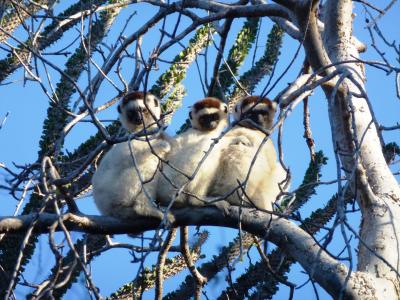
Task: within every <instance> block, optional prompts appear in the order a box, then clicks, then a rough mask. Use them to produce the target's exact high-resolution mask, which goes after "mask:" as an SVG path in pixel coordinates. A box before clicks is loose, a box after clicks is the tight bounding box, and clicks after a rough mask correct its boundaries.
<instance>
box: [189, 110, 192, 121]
mask: <svg viewBox="0 0 400 300" xmlns="http://www.w3.org/2000/svg"><path fill="white" fill-rule="evenodd" d="M189 119H190V120H191V119H192V112H191V111H190V112H189Z"/></svg>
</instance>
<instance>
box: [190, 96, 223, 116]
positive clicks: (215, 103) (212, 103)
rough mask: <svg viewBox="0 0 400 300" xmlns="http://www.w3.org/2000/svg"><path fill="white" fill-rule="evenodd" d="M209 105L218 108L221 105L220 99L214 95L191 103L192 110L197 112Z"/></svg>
mask: <svg viewBox="0 0 400 300" xmlns="http://www.w3.org/2000/svg"><path fill="white" fill-rule="evenodd" d="M210 107H215V108H218V109H219V108H220V107H221V100H219V99H218V98H214V97H207V98H204V99H203V100H201V101H198V102H196V103H195V104H194V105H193V111H194V112H198V111H199V110H202V109H203V108H210Z"/></svg>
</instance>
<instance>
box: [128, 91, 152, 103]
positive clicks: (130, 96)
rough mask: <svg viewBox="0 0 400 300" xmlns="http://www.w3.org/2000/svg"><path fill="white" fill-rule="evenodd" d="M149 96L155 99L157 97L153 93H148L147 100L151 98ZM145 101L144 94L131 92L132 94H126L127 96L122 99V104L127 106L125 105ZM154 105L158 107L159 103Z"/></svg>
mask: <svg viewBox="0 0 400 300" xmlns="http://www.w3.org/2000/svg"><path fill="white" fill-rule="evenodd" d="M149 96H153V97H154V99H156V97H155V96H154V95H153V94H152V93H150V92H147V93H146V98H147V99H149V98H148V97H149ZM143 99H144V92H138V91H135V92H131V93H129V94H126V95H125V96H124V97H123V98H122V102H121V104H122V106H125V105H127V104H128V103H129V102H130V101H136V100H143ZM154 104H155V106H158V102H155V103H154Z"/></svg>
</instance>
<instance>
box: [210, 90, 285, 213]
mask: <svg viewBox="0 0 400 300" xmlns="http://www.w3.org/2000/svg"><path fill="white" fill-rule="evenodd" d="M276 106H277V104H276V103H275V102H272V101H270V100H269V99H267V98H261V99H260V97H258V96H248V97H245V98H244V99H242V100H241V101H240V102H239V103H238V104H237V105H236V106H235V112H234V120H235V121H237V122H238V123H237V125H235V126H234V127H233V128H232V129H231V130H229V131H228V132H227V133H226V134H225V136H224V137H223V138H222V139H221V140H220V142H219V143H218V144H217V146H216V148H217V149H215V150H216V152H219V162H218V165H219V166H218V173H217V176H215V177H214V181H213V182H212V184H211V189H210V192H209V194H208V196H210V197H214V198H215V197H217V198H218V197H225V196H226V199H225V200H226V201H228V202H229V203H230V204H232V205H243V206H252V207H254V206H255V207H257V208H261V209H265V210H269V211H272V204H273V202H274V201H275V200H276V197H277V196H278V195H279V193H280V188H279V185H278V184H279V183H280V182H282V181H283V180H284V179H285V178H286V172H285V170H284V169H283V168H282V166H281V165H280V163H279V162H277V156H276V152H275V148H274V145H273V143H272V141H271V139H268V140H267V141H266V142H265V143H264V144H263V145H262V146H261V148H260V145H261V144H262V141H263V140H264V138H265V136H266V135H265V134H264V133H263V132H262V131H261V130H259V129H257V126H259V127H261V128H263V129H265V130H268V129H270V128H271V127H272V123H273V119H274V115H275V112H276ZM254 124H255V126H254ZM259 148H260V150H259V152H258V153H257V151H258V149H259ZM254 159H255V161H254V162H253V160H254ZM215 163H217V162H215ZM247 177H248V179H247V181H246V178H247ZM240 185H242V186H241V187H240Z"/></svg>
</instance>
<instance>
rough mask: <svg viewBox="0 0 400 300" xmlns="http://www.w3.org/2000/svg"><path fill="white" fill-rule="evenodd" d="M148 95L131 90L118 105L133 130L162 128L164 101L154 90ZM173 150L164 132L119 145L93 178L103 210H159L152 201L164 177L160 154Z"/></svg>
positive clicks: (121, 214) (116, 213)
mask: <svg viewBox="0 0 400 300" xmlns="http://www.w3.org/2000/svg"><path fill="white" fill-rule="evenodd" d="M144 96H145V94H144V93H143V92H132V93H129V94H127V95H126V96H125V97H123V98H122V99H121V101H120V103H119V105H118V112H119V119H120V121H121V124H122V126H123V127H124V128H125V129H126V130H127V131H128V132H130V133H138V132H140V131H143V130H149V131H154V130H156V129H157V128H158V124H157V122H158V121H159V120H160V116H161V108H160V102H159V100H158V99H157V97H155V96H154V95H152V94H150V93H146V100H144ZM149 144H150V145H151V147H150V145H149ZM170 149H171V147H170V144H169V142H168V137H166V136H165V134H164V133H163V132H161V133H160V132H159V133H156V134H153V135H150V134H149V135H147V136H146V138H144V139H143V137H142V140H136V139H133V140H130V141H127V142H122V143H119V144H115V145H114V146H113V147H112V148H111V149H110V151H108V152H107V153H106V154H105V156H104V157H103V159H102V160H101V162H100V165H99V167H98V168H97V171H96V173H95V174H94V175H93V178H92V184H93V197H94V200H95V203H96V205H97V208H98V209H99V210H100V212H101V213H102V214H103V215H108V216H113V217H117V218H129V217H132V216H136V215H137V214H140V215H145V214H146V212H149V209H155V207H154V205H153V204H152V203H151V201H154V200H155V196H156V188H157V185H158V180H159V176H160V173H159V167H160V163H161V162H160V159H159V157H160V158H163V157H165V155H166V154H167V153H168V152H169V151H170ZM131 150H132V152H131Z"/></svg>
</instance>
